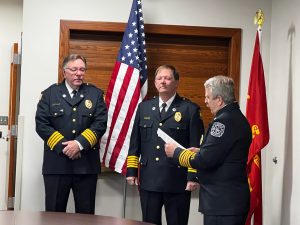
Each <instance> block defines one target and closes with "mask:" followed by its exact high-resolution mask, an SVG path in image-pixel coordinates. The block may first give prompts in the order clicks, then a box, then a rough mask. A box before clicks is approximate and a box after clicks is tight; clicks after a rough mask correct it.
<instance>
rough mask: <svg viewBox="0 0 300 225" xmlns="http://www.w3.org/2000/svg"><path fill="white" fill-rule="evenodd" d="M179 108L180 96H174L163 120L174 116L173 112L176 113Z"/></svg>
mask: <svg viewBox="0 0 300 225" xmlns="http://www.w3.org/2000/svg"><path fill="white" fill-rule="evenodd" d="M179 107H180V96H179V95H178V94H176V96H175V98H174V100H173V102H172V104H171V105H170V107H169V108H168V111H167V114H166V116H165V118H164V119H163V120H167V119H168V118H170V117H171V116H173V115H174V113H175V112H177V110H178V108H179Z"/></svg>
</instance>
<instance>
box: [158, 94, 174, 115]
mask: <svg viewBox="0 0 300 225" xmlns="http://www.w3.org/2000/svg"><path fill="white" fill-rule="evenodd" d="M175 96H176V93H175V94H174V95H173V96H172V97H171V98H170V99H169V100H168V101H166V104H167V106H166V108H165V110H166V111H168V109H169V107H170V105H171V104H172V102H173V101H174V98H175ZM163 103H164V102H163V100H162V99H161V98H160V97H159V103H158V104H159V109H160V110H161V108H162V104H163Z"/></svg>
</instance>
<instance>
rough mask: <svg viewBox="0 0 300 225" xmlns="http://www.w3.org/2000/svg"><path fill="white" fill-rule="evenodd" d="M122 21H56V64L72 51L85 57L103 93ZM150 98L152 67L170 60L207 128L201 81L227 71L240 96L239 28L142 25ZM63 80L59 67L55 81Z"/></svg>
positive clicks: (89, 73)
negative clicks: (57, 27)
mask: <svg viewBox="0 0 300 225" xmlns="http://www.w3.org/2000/svg"><path fill="white" fill-rule="evenodd" d="M125 26H126V24H125V23H111V22H88V21H65V20H62V21H61V24H60V51H59V52H60V55H59V68H61V65H62V61H63V58H64V57H65V56H66V55H68V54H70V53H77V54H81V55H83V56H85V57H86V58H87V62H88V70H87V73H86V76H85V81H86V82H91V83H93V84H95V85H96V86H98V87H100V88H101V89H102V90H104V91H105V92H106V90H107V87H108V84H109V80H110V76H111V73H112V70H113V67H114V64H115V61H116V58H117V54H118V51H119V48H120V43H121V41H122V37H123V33H124V30H125ZM145 33H146V48H147V59H148V78H149V90H148V97H152V96H154V95H156V89H155V86H154V72H155V70H156V68H157V67H158V66H160V65H162V64H172V65H174V66H175V67H176V69H177V70H178V72H179V74H180V85H179V90H178V93H179V94H180V95H181V96H185V97H186V98H189V99H190V100H192V101H194V102H196V103H197V104H198V105H200V107H201V109H202V116H203V119H204V122H205V126H206V127H207V124H208V122H209V121H210V120H211V119H212V115H211V113H210V111H209V109H208V108H206V106H205V104H204V86H203V84H204V82H205V80H207V79H208V78H209V77H211V76H214V75H220V74H222V75H226V76H231V77H232V78H233V79H234V81H235V86H236V90H235V91H236V92H235V93H236V98H237V99H238V98H239V96H238V94H239V82H240V52H241V29H237V28H214V27H195V26H175V25H155V24H146V25H145ZM62 79H63V76H62V71H61V69H59V77H58V80H59V81H61V80H62Z"/></svg>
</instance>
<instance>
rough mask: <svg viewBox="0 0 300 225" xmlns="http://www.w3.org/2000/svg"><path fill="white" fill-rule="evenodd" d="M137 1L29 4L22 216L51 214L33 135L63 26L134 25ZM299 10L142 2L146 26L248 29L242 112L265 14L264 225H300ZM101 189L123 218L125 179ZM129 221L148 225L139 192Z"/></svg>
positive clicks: (103, 209) (109, 208)
mask: <svg viewBox="0 0 300 225" xmlns="http://www.w3.org/2000/svg"><path fill="white" fill-rule="evenodd" d="M131 2H132V1H131V0H122V1H120V0H110V1H106V0H89V1H79V0H72V1H70V0H65V1H58V0H52V1H45V0H44V1H43V0H24V10H23V32H24V36H23V37H24V38H23V40H24V41H23V43H24V45H23V65H22V82H21V108H20V110H21V112H20V114H21V115H23V116H24V118H25V124H24V134H25V136H24V145H23V149H24V158H23V170H22V172H23V173H22V175H23V181H22V195H21V208H22V209H24V210H43V209H44V207H43V204H44V189H43V183H42V176H41V163H42V154H43V147H42V141H41V139H40V138H39V137H38V136H37V134H36V133H35V131H34V114H35V109H36V103H37V100H38V98H39V96H40V91H41V90H43V89H45V88H46V87H47V86H49V85H50V84H52V83H54V82H56V81H57V70H58V50H59V49H58V48H59V20H60V19H70V20H71V19H72V20H95V21H112V22H127V19H128V15H129V10H130V7H131ZM116 5H118V8H117V9H116V8H115V6H116ZM299 5H300V3H298V2H297V1H296V0H286V1H285V2H282V1H279V0H273V2H272V1H271V0H268V1H259V0H252V1H248V0H227V1H222V0H211V1H204V0H189V1H186V0H164V1H158V0H151V1H147V0H145V1H143V9H144V17H145V23H157V24H177V25H194V26H214V27H234V28H242V29H243V34H242V58H241V59H242V60H241V86H240V102H241V108H242V110H243V111H245V102H246V92H247V87H248V79H249V71H250V65H251V59H252V53H253V46H254V39H255V32H256V26H255V25H253V16H254V14H255V12H256V10H257V9H259V8H261V9H263V10H264V13H265V18H266V21H265V24H264V26H263V41H262V54H263V62H264V68H265V76H266V82H267V89H268V92H267V95H268V107H269V124H270V130H271V140H270V144H269V145H268V147H267V148H266V149H265V150H264V151H263V176H264V222H265V224H272V225H281V224H292V225H296V224H300V218H299V213H298V214H297V212H296V211H297V210H298V207H297V203H298V202H299V201H297V200H299V195H300V191H299V190H300V188H299V186H300V183H299V179H296V178H297V176H296V175H297V172H298V171H299V167H298V168H297V163H296V162H297V161H296V160H299V154H300V153H299V151H294V149H296V146H299V138H298V139H297V137H298V136H299V131H298V130H297V127H296V124H299V121H298V120H299V119H298V118H297V117H296V116H295V115H297V112H298V113H299V108H300V107H299V102H297V101H296V99H295V98H293V96H297V95H296V94H297V93H298V96H299V89H296V88H295V87H296V86H299V76H297V74H298V73H299V72H298V71H299V65H297V64H296V62H297V61H299V59H298V60H297V56H298V55H299V47H298V48H297V44H298V42H297V41H298V40H299V38H297V27H298V26H297V23H298V24H300V23H299V22H300V21H299V16H298V14H299V13H298V11H297V9H299ZM271 10H272V11H271ZM271 12H272V14H271ZM271 24H272V29H271ZM292 24H294V28H293V29H291V27H292ZM289 30H290V33H293V32H291V30H294V36H293V41H291V38H289V36H288V34H289ZM1 85H2V84H1ZM1 90H2V89H1ZM1 102H2V101H1ZM0 110H3V109H2V108H0ZM0 112H1V111H0ZM4 113H5V112H4ZM294 124H295V125H294ZM294 146H295V147H294ZM275 156H277V157H278V164H276V165H275V164H274V163H273V162H272V158H273V157H275ZM286 161H287V162H288V163H287V162H286ZM297 169H298V170H297ZM283 181H284V183H283ZM98 184H99V185H98V189H97V199H96V202H97V207H96V213H97V214H101V215H111V216H118V217H121V215H122V194H123V178H122V177H121V176H118V175H115V176H110V175H105V176H103V179H100V180H99V183H98ZM282 188H283V190H284V194H283V195H282ZM197 204H198V200H197V198H196V196H194V198H193V201H192V208H191V213H190V224H202V222H200V220H201V216H200V213H197V212H196V211H197ZM72 207H73V205H72V204H70V206H69V209H70V210H72ZM298 211H299V210H298ZM127 217H128V218H134V219H140V218H141V217H140V207H139V201H138V198H137V192H136V190H134V189H132V188H131V187H130V188H129V190H128V200H127Z"/></svg>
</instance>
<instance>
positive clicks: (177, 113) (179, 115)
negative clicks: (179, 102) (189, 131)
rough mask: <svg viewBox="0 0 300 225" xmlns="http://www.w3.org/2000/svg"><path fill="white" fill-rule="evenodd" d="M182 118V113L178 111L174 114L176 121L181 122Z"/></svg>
mask: <svg viewBox="0 0 300 225" xmlns="http://www.w3.org/2000/svg"><path fill="white" fill-rule="evenodd" d="M181 118H182V115H181V113H180V112H176V113H175V115H174V119H175V121H176V122H180V120H181Z"/></svg>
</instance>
